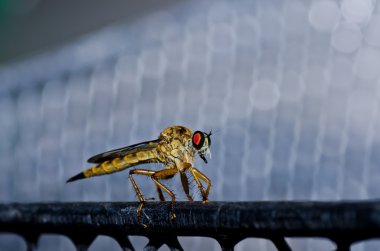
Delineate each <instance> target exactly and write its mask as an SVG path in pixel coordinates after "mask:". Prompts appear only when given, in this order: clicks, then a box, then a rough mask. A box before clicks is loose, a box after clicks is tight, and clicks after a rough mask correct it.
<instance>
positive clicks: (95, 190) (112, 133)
mask: <svg viewBox="0 0 380 251" xmlns="http://www.w3.org/2000/svg"><path fill="white" fill-rule="evenodd" d="M364 2H365V3H364ZM360 3H361V2H360V1H353V0H351V1H343V3H342V6H341V5H340V3H337V2H335V1H332V0H331V1H330V0H323V1H312V2H306V1H284V2H282V3H281V4H280V3H278V2H277V1H265V0H261V1H260V0H258V1H237V2H230V1H207V3H204V2H202V3H201V2H191V3H186V4H183V5H178V6H174V7H172V8H169V9H168V10H167V11H165V12H159V13H153V14H152V15H150V16H147V17H144V18H143V19H141V20H140V21H139V22H136V23H134V24H132V25H130V24H128V25H127V24H122V25H118V26H115V27H110V28H107V29H105V30H104V31H100V32H98V33H96V34H94V35H93V36H91V37H89V38H86V39H81V40H79V41H77V42H74V43H72V44H69V45H67V46H65V47H64V48H62V49H60V50H58V51H55V52H49V53H47V54H45V55H42V56H39V57H36V58H32V59H28V60H25V61H24V62H20V63H19V64H16V65H12V66H9V67H3V68H2V69H0V82H1V83H3V85H2V87H0V138H1V140H0V158H1V164H0V165H1V171H2V175H1V177H0V181H1V182H0V196H1V197H0V200H1V201H3V202H5V201H21V202H24V201H48V200H58V201H73V200H75V201H78V200H79V201H83V200H86V201H87V200H91V201H93V200H94V201H98V200H101V201H102V200H118V201H120V200H121V201H129V200H132V201H136V200H137V198H136V196H135V193H134V191H133V189H132V186H131V184H130V182H129V180H128V178H127V173H128V172H123V173H117V174H113V175H109V176H103V177H96V178H92V179H87V180H83V181H78V182H75V183H70V184H67V185H66V184H65V181H66V179H67V178H69V177H70V176H72V175H74V174H76V173H78V172H80V171H82V170H84V169H85V168H87V167H89V166H90V165H87V164H86V160H87V158H88V157H90V156H92V155H94V154H97V153H100V152H103V151H106V150H110V149H113V148H118V147H122V146H126V145H130V144H134V143H138V142H140V141H145V140H149V139H155V138H156V137H157V136H158V135H159V133H160V131H161V130H163V129H164V128H165V127H166V126H169V125H175V124H182V125H185V126H187V127H189V128H191V129H192V130H203V131H209V130H211V129H212V130H213V131H214V132H215V133H214V134H213V135H212V159H211V160H210V161H209V164H207V165H206V164H204V163H203V162H201V161H199V162H198V167H199V169H200V170H202V172H204V173H205V174H206V175H207V176H208V177H210V179H211V181H212V184H213V186H212V189H211V193H210V200H290V199H306V200H309V199H318V200H340V199H367V198H377V197H378V196H379V195H380V190H379V189H378V184H379V181H380V168H379V163H380V159H379V156H380V137H379V134H378V133H377V131H378V128H379V126H380V119H379V118H380V116H379V109H378V107H379V88H378V81H379V74H378V73H379V70H380V69H379V68H380V57H379V55H380V47H379V44H380V43H379V32H378V31H379V27H380V18H379V15H380V14H379V8H376V7H375V6H374V4H373V2H371V1H363V3H361V4H360ZM353 8H359V10H361V11H360V12H358V13H357V15H355V12H354V11H353ZM323 15H326V16H323ZM333 24H334V25H333ZM332 25H333V26H332ZM376 27H377V28H376ZM147 167H149V166H147ZM150 167H151V168H155V169H158V168H161V166H159V165H151V166H150ZM136 180H137V183H138V184H139V186H141V188H142V190H143V192H144V193H145V194H146V196H147V197H151V196H155V195H156V194H155V187H154V186H153V184H151V182H150V180H148V179H146V178H136ZM168 184H169V186H170V187H171V188H173V190H174V191H175V192H176V194H177V196H178V198H179V199H180V200H185V198H186V197H185V195H184V194H183V192H182V189H181V188H180V184H179V181H178V177H176V178H175V181H170V182H169V183H168ZM193 185H194V184H193ZM192 190H193V191H192V193H193V194H194V195H196V196H197V197H198V199H199V192H198V191H197V189H196V186H195V187H193V189H192ZM45 242H46V241H45ZM7 245H8V244H7ZM197 245H198V246H199V245H200V244H199V243H198V244H197ZM264 246H265V245H264ZM308 246H309V250H314V249H313V245H308ZM0 247H1V243H0ZM363 247H365V246H363ZM216 248H217V247H216ZM0 249H1V248H0ZM317 249H318V248H317ZM317 249H316V250H317Z"/></svg>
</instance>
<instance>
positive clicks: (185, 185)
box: [180, 172, 193, 201]
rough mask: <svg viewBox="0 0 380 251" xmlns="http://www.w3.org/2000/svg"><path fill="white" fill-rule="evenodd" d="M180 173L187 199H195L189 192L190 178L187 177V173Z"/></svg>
mask: <svg viewBox="0 0 380 251" xmlns="http://www.w3.org/2000/svg"><path fill="white" fill-rule="evenodd" d="M180 175H181V183H182V187H183V191H185V194H186V196H187V199H188V200H189V201H193V197H191V195H190V193H189V180H188V179H187V176H186V173H184V172H180Z"/></svg>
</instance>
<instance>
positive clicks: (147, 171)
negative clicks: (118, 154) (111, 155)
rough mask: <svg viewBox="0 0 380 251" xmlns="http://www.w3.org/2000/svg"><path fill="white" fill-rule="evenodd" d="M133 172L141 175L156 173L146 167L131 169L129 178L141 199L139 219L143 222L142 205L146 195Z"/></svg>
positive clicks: (138, 210)
mask: <svg viewBox="0 0 380 251" xmlns="http://www.w3.org/2000/svg"><path fill="white" fill-rule="evenodd" d="M132 174H140V175H147V176H151V175H153V174H154V171H150V170H144V169H134V170H131V171H129V179H130V180H131V183H132V186H133V188H134V189H135V191H136V194H137V197H138V198H139V201H140V204H139V206H138V207H137V219H138V221H139V222H141V213H142V207H143V204H144V201H145V199H144V196H143V195H142V193H141V191H140V189H139V187H138V186H137V184H136V182H135V180H134V179H133V177H132ZM143 225H144V226H145V227H146V225H145V224H143Z"/></svg>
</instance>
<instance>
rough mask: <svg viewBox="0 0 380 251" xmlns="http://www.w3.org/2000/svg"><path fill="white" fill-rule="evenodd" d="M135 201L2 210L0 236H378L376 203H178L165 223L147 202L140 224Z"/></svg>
mask: <svg viewBox="0 0 380 251" xmlns="http://www.w3.org/2000/svg"><path fill="white" fill-rule="evenodd" d="M137 206H138V203H135V202H125V203H124V202H107V203H105V202H79V203H30V204H28V203H10V204H0V232H12V233H16V234H19V235H21V236H23V237H24V239H25V240H26V242H27V245H28V249H29V250H34V249H36V247H37V241H38V238H39V236H40V235H41V234H46V233H56V234H62V235H66V236H68V237H69V238H70V239H71V240H72V241H73V242H74V244H75V246H76V247H77V249H78V250H86V249H87V248H88V247H89V245H90V244H91V243H92V241H93V240H94V239H95V238H96V237H97V236H98V235H108V236H110V237H113V238H115V239H116V240H117V241H118V243H119V244H120V245H121V246H122V247H123V248H124V250H134V248H133V245H132V244H131V243H130V241H129V239H128V236H129V235H140V236H146V237H148V238H149V243H148V244H147V246H146V247H145V248H144V250H157V249H158V248H159V247H160V246H162V245H163V244H167V245H168V246H169V248H170V249H171V250H183V249H182V247H181V245H180V243H179V242H178V239H177V237H178V236H205V237H212V238H214V239H216V240H217V241H218V242H219V244H220V245H221V248H222V250H233V248H234V246H235V245H236V244H237V243H238V242H240V241H241V240H243V239H245V238H247V237H261V238H266V239H269V240H271V241H272V242H273V243H274V245H275V246H276V247H277V249H278V250H291V248H290V247H289V245H288V244H287V242H286V241H285V237H324V238H328V239H330V240H332V241H333V242H335V243H336V245H337V250H349V248H350V246H351V245H352V244H353V243H355V242H358V241H361V240H366V239H369V238H374V237H380V201H343V202H303V201H289V202H287V201H286V202H285V201H282V202H269V201H266V202H209V203H207V204H203V203H202V202H192V203H189V202H177V203H176V206H175V213H176V215H177V218H176V219H175V220H171V219H170V203H169V202H147V203H145V205H144V208H143V214H142V219H141V221H142V222H143V223H144V224H146V225H147V227H144V226H143V225H142V224H141V222H139V221H138V218H137V215H136V210H137Z"/></svg>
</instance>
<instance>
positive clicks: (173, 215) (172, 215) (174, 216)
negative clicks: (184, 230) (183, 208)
mask: <svg viewBox="0 0 380 251" xmlns="http://www.w3.org/2000/svg"><path fill="white" fill-rule="evenodd" d="M176 218H177V215H176V214H175V213H174V212H171V213H170V219H171V220H175V219H176Z"/></svg>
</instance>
